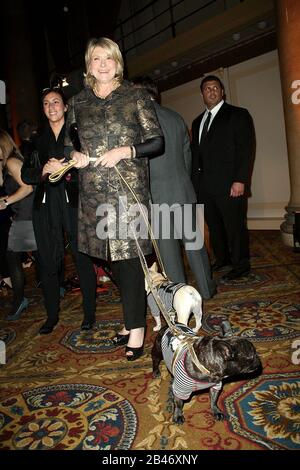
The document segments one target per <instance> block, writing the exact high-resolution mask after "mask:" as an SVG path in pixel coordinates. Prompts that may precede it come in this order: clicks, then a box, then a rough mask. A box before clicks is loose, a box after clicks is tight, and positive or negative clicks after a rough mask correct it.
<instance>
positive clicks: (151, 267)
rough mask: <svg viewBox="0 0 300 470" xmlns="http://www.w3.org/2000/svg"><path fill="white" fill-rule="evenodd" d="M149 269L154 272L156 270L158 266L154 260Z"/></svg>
mask: <svg viewBox="0 0 300 470" xmlns="http://www.w3.org/2000/svg"><path fill="white" fill-rule="evenodd" d="M149 271H152V272H154V273H157V272H158V266H157V263H156V261H155V262H154V263H153V264H152V266H150V268H149Z"/></svg>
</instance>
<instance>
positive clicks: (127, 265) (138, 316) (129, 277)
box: [111, 258, 146, 330]
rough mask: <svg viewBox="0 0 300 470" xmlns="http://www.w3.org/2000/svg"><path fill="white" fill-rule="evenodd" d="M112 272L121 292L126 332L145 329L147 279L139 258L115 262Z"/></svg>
mask: <svg viewBox="0 0 300 470" xmlns="http://www.w3.org/2000/svg"><path fill="white" fill-rule="evenodd" d="M111 270H112V273H113V276H114V278H115V280H116V283H117V285H118V287H119V289H120V292H121V300H122V306H123V315H124V325H125V328H126V330H132V329H134V328H142V327H145V326H146V292H145V279H144V272H143V269H142V266H141V263H140V260H139V258H131V259H126V260H122V261H113V262H112V263H111Z"/></svg>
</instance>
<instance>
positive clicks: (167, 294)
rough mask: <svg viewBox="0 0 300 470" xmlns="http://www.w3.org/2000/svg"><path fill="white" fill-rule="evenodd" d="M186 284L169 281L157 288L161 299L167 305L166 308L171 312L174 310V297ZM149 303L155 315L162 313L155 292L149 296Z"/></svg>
mask: <svg viewBox="0 0 300 470" xmlns="http://www.w3.org/2000/svg"><path fill="white" fill-rule="evenodd" d="M185 285H186V284H182V283H178V282H171V283H170V282H168V283H166V284H162V285H161V286H159V288H158V289H157V291H158V295H159V298H160V300H161V301H162V303H163V304H164V306H165V309H166V310H167V312H168V313H169V312H170V311H171V310H173V299H174V295H175V294H176V292H177V291H178V290H179V289H181V287H184V286H185ZM147 301H148V305H149V308H150V310H151V313H152V315H153V316H154V317H158V316H159V315H160V309H159V307H158V305H157V303H156V301H155V298H154V296H153V294H152V293H151V292H150V293H149V294H148V297H147Z"/></svg>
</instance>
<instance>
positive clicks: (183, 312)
mask: <svg viewBox="0 0 300 470" xmlns="http://www.w3.org/2000/svg"><path fill="white" fill-rule="evenodd" d="M149 274H150V276H151V280H152V283H153V285H154V287H156V288H157V291H158V295H159V297H160V300H161V301H162V303H163V304H164V306H165V308H166V310H167V312H168V313H169V312H171V311H172V310H175V312H176V313H177V321H178V322H179V323H183V324H184V325H187V324H188V321H189V317H190V314H191V313H193V314H194V315H195V320H196V326H195V328H193V331H194V332H195V333H196V332H197V331H198V330H199V329H200V328H201V324H202V298H201V295H200V294H199V292H198V291H197V290H196V289H195V288H194V287H192V286H188V285H186V284H179V283H176V282H169V281H167V280H166V279H165V278H164V276H163V275H162V274H161V273H159V272H158V269H157V263H153V265H152V266H151V268H149ZM145 287H146V292H147V301H148V305H149V308H150V310H151V313H152V315H153V317H154V319H155V322H156V326H155V327H154V328H153V330H154V331H159V330H160V328H161V319H160V309H159V307H158V305H157V303H156V301H155V298H154V296H153V294H152V293H151V291H150V289H149V286H148V284H147V281H145Z"/></svg>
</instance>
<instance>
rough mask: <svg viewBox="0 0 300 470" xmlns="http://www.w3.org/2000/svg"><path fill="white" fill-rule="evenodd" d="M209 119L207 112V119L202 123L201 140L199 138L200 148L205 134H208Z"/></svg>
mask: <svg viewBox="0 0 300 470" xmlns="http://www.w3.org/2000/svg"><path fill="white" fill-rule="evenodd" d="M210 118H211V112H210V111H209V113H208V115H207V118H206V119H205V122H204V125H203V129H202V133H201V138H200V143H199V145H200V146H201V144H203V142H204V139H205V137H206V134H207V132H208V126H209V123H210Z"/></svg>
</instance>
